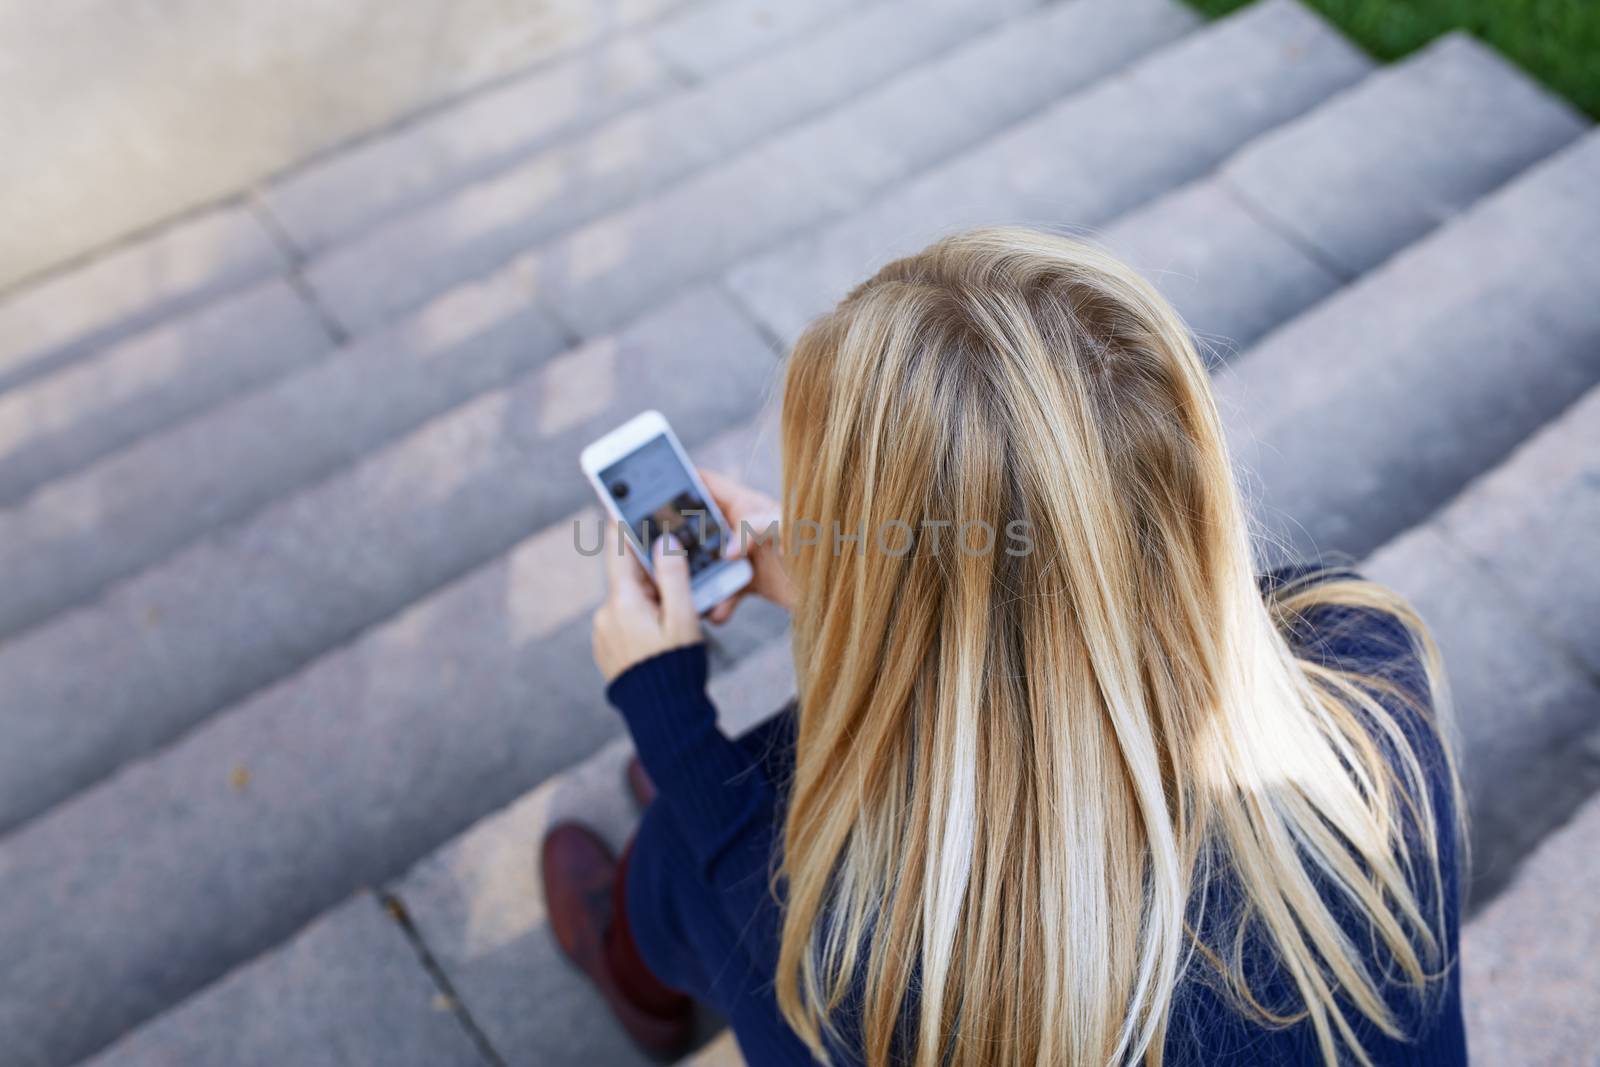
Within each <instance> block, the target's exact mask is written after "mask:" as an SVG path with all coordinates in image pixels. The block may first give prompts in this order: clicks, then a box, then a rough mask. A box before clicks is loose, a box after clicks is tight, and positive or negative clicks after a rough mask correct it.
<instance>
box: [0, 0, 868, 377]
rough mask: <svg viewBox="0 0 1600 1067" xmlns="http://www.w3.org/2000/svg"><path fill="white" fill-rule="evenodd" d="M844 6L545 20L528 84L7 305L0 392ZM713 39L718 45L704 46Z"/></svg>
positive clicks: (22, 291)
mask: <svg viewBox="0 0 1600 1067" xmlns="http://www.w3.org/2000/svg"><path fill="white" fill-rule="evenodd" d="M841 3H842V0H806V2H803V3H777V2H776V0H714V2H710V3H704V2H702V3H695V4H687V3H682V2H680V0H671V2H664V3H653V2H652V3H631V4H628V5H625V6H624V7H622V8H617V9H615V10H610V11H608V12H606V13H604V14H603V15H599V16H598V17H597V16H596V15H595V14H593V13H590V12H586V11H584V10H583V9H582V8H581V6H578V5H573V4H565V5H558V6H564V7H565V8H571V9H572V10H560V11H556V10H553V11H552V12H551V14H552V17H553V22H552V24H551V26H550V30H551V31H552V32H551V33H550V47H549V48H548V49H547V50H546V53H547V54H546V55H545V56H544V57H543V58H544V60H545V62H542V63H540V64H539V65H538V66H537V67H536V68H535V69H534V70H532V71H530V72H529V73H527V74H524V75H521V76H518V77H515V78H512V79H510V80H509V81H507V82H505V83H503V84H501V85H499V86H495V87H492V88H489V89H486V90H484V91H482V92H479V93H476V94H469V95H468V96H467V97H466V98H464V99H462V100H458V101H453V102H449V103H447V104H446V105H444V106H442V107H438V108H434V109H432V110H429V111H427V112H425V113H424V114H421V115H418V116H414V117H413V118H412V119H410V120H408V121H404V122H402V123H401V124H400V125H399V126H398V127H397V128H396V129H393V130H389V131H384V132H382V133H379V134H377V135H376V136H374V137H372V138H369V139H367V140H365V141H362V142H360V143H358V144H355V145H345V146H341V147H340V148H339V149H337V150H336V151H334V152H332V153H330V154H328V155H326V156H324V157H322V158H321V159H318V160H316V161H314V162H313V163H311V164H310V165H308V166H306V167H303V168H300V169H299V170H297V171H295V172H293V173H291V174H289V175H285V176H284V177H282V178H281V179H278V180H277V181H274V182H269V183H268V185H267V186H266V187H264V188H263V189H262V190H261V191H260V197H261V199H255V198H254V194H251V195H247V196H246V197H244V198H241V199H240V200H237V201H230V202H227V203H223V204H220V205H217V206H216V207H212V208H207V209H204V210H201V211H198V212H196V213H194V214H192V215H189V216H187V217H183V218H179V219H176V220H174V221H172V222H170V223H168V224H165V225H162V226H160V227H158V228H156V229H155V230H153V231H151V232H148V233H142V234H137V235H134V236H133V237H132V238H130V239H129V240H128V241H126V242H124V243H122V244H120V245H117V246H114V247H112V248H110V249H109V250H107V251H105V252H104V253H101V254H98V255H96V256H94V257H92V258H90V259H88V260H87V261H85V262H83V263H75V264H67V265H64V266H63V268H62V269H60V270H58V271H56V272H54V273H52V274H50V275H47V276H45V277H43V278H40V279H38V280H37V281H33V282H27V283H24V284H22V285H21V286H19V287H16V288H14V289H11V290H9V291H7V292H5V293H4V294H0V389H4V388H7V387H10V386H12V385H15V384H18V383H20V382H23V381H27V380H29V379H31V378H33V377H37V376H38V375H40V374H44V373H48V372H50V371H52V370H54V369H56V368H57V367H60V366H63V365H65V364H66V363H69V362H71V361H72V360H74V359H77V358H80V357H81V356H83V355H86V354H90V353H93V352H94V351H96V350H97V349H99V348H100V347H103V346H104V345H107V344H111V343H113V342H115V341H118V340H121V339H123V338H125V337H128V336H130V335H132V334H134V333H137V332H140V331H142V330H145V329H147V328H149V327H150V326H152V325H153V324H156V323H158V322H161V321H163V320H165V319H168V318H170V317H172V316H175V315H183V314H186V313H187V312H189V311H191V310H193V309H194V308H196V307H198V306H202V305H203V304H205V303H207V302H209V301H210V300H212V299H214V298H216V297H217V296H219V295H222V294H224V293H226V292H228V291H230V290H232V289H235V288H239V287H241V286H243V285H246V284H249V283H251V282H256V281H260V280H262V279H265V278H267V277H270V276H273V275H279V274H283V273H285V272H289V271H293V269H294V267H295V262H294V261H295V259H296V258H297V257H298V255H299V254H300V253H301V252H302V251H304V250H305V249H307V248H313V247H322V245H323V243H324V242H325V240H326V239H327V238H328V237H329V236H330V235H332V234H333V233H336V232H348V231H352V230H354V229H358V228H359V227H360V225H361V224H362V221H361V220H364V219H370V218H371V217H372V215H373V214H374V213H377V214H382V213H383V212H385V211H391V210H399V209H400V208H401V207H403V206H410V205H414V204H415V203H416V202H418V200H421V199H426V198H427V196H428V195H429V194H430V193H432V194H437V193H438V192H440V191H442V189H441V187H442V188H449V187H451V186H452V184H459V182H460V181H462V180H464V179H465V177H466V176H467V175H468V174H470V173H473V172H475V168H479V167H485V166H487V167H491V168H492V166H493V165H494V163H495V160H497V159H499V158H500V157H501V156H503V154H504V153H506V152H508V151H515V150H516V149H517V146H518V145H521V146H523V149H524V150H531V149H533V148H536V147H537V146H538V145H539V144H541V143H549V142H550V141H551V140H553V139H557V138H559V137H562V136H571V135H573V134H575V133H577V132H579V131H581V130H582V129H584V128H586V127H589V126H593V125H594V124H595V123H596V122H597V121H600V120H603V119H604V118H606V117H608V116H609V115H612V114H614V113H615V112H616V111H617V110H618V109H619V108H623V107H627V106H630V105H632V104H636V103H640V102H643V101H644V100H645V99H646V98H647V97H648V96H649V95H650V93H651V92H660V91H663V90H665V89H666V88H668V87H669V86H670V85H673V84H678V83H681V82H682V81H683V80H685V79H690V78H694V77H704V76H709V75H711V74H714V73H716V72H717V71H719V70H721V69H723V68H725V67H729V66H733V65H735V64H737V63H739V62H740V61H742V60H745V59H748V58H752V57H754V56H756V55H759V53H760V52H761V51H762V50H764V49H766V48H769V47H771V46H773V45H774V44H776V43H778V42H781V41H784V40H787V39H789V38H790V37H792V36H794V35H795V34H797V33H800V32H804V31H805V30H807V29H808V28H810V27H811V26H813V25H815V24H816V23H817V22H819V21H821V20H823V19H826V18H828V17H830V16H831V15H832V14H834V13H835V12H836V11H837V10H838V8H839V7H840V6H841ZM677 8H682V9H684V10H683V12H682V14H681V15H677V14H675V11H674V9H677ZM662 16H666V17H665V18H663V17H662ZM707 32H710V33H714V34H716V35H717V36H718V43H716V44H713V45H707V44H705V43H698V44H697V43H696V41H695V37H696V35H697V34H702V33H707ZM569 53H573V54H571V55H570V56H569V55H568V54H569ZM669 66H670V67H673V68H675V69H676V71H677V73H676V75H673V74H671V73H670V72H669V71H668V70H666V69H665V68H666V67H669ZM541 139H542V140H541ZM352 216H355V217H354V218H352ZM302 242H303V243H302ZM291 246H292V247H291Z"/></svg>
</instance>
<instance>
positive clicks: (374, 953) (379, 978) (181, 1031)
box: [13, 892, 495, 1067]
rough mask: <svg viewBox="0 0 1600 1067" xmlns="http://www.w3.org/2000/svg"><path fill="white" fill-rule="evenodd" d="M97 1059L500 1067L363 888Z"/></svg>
mask: <svg viewBox="0 0 1600 1067" xmlns="http://www.w3.org/2000/svg"><path fill="white" fill-rule="evenodd" d="M13 1051H17V1050H16V1049H15V1048H14V1047H13ZM24 1051H25V1052H26V1051H27V1050H24ZM24 1062H26V1060H25V1061H24ZM88 1062H89V1063H92V1064H96V1065H100V1067H112V1065H115V1067H136V1065H148V1067H158V1065H159V1067H169V1065H171V1064H179V1063H192V1064H201V1063H227V1064H232V1065H234V1067H282V1065H283V1064H290V1063H294V1064H314V1063H330V1064H331V1063H351V1064H354V1063H383V1064H390V1065H393V1067H495V1065H494V1063H493V1061H491V1060H489V1059H488V1058H487V1057H486V1056H485V1055H484V1054H483V1052H482V1050H481V1049H480V1047H479V1046H478V1045H477V1044H476V1043H475V1042H474V1040H473V1038H472V1036H471V1034H470V1033H469V1032H468V1030H467V1029H465V1028H464V1027H463V1026H462V1024H461V1021H460V1019H459V1017H458V1015H457V1013H456V1010H455V1008H454V1005H452V1004H451V1002H450V1000H449V997H448V996H447V995H446V994H444V993H443V992H442V991H441V990H440V989H439V988H438V987H437V986H436V985H435V984H434V982H433V980H432V978H431V977H430V976H429V974H428V973H427V971H425V970H424V969H423V967H422V966H421V964H420V962H419V960H418V957H417V954H416V951H415V949H414V947H413V946H412V944H411V943H410V941H409V939H408V937H407V935H406V933H405V931H404V930H403V929H402V927H401V925H400V924H399V923H398V922H397V921H396V920H395V919H394V918H393V917H392V916H391V915H389V914H388V913H387V912H386V910H385V907H384V904H383V903H382V902H381V901H379V900H378V899H377V898H376V897H374V896H373V895H372V894H371V893H366V892H363V893H358V894H357V895H356V896H354V897H352V898H351V899H350V900H349V901H348V902H347V903H345V904H343V905H341V906H340V907H338V908H335V909H334V910H332V911H330V912H329V913H328V914H327V915H324V916H322V917H321V918H319V919H318V920H317V921H316V922H314V923H312V924H311V925H310V926H308V927H307V928H306V929H305V930H303V931H302V932H300V933H299V934H298V935H296V936H295V938H294V939H293V940H291V941H289V942H288V943H287V944H285V945H283V946H281V947H279V948H277V949H275V950H274V951H272V952H270V953H267V954H266V955H264V956H262V957H260V958H259V959H256V960H253V961H251V962H250V963H249V964H247V965H245V966H243V967H241V968H239V969H238V970H237V971H235V972H233V973H232V974H230V975H228V976H227V977H226V978H224V979H222V980H221V981H219V982H218V983H217V984H216V985H214V986H212V987H211V988H209V989H207V990H206V991H205V993H204V994H203V995H201V996H198V997H196V998H194V999H193V1000H191V1001H189V1002H187V1003H185V1004H182V1005H179V1006H178V1007H176V1008H174V1009H173V1010H172V1011H171V1012H169V1013H167V1014H166V1015H163V1016H162V1017H160V1018H159V1019H157V1020H156V1021H155V1022H154V1023H152V1024H151V1025H150V1026H148V1027H145V1028H144V1029H141V1030H139V1031H136V1032H135V1033H132V1034H130V1035H128V1037H127V1038H126V1039H124V1040H122V1041H119V1042H117V1043H116V1044H115V1045H113V1046H111V1047H110V1048H108V1049H106V1050H105V1051H104V1052H103V1053H102V1054H100V1055H98V1056H95V1057H94V1058H93V1059H92V1060H90V1061H88Z"/></svg>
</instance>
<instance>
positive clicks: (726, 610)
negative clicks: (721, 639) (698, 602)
mask: <svg viewBox="0 0 1600 1067" xmlns="http://www.w3.org/2000/svg"><path fill="white" fill-rule="evenodd" d="M743 599H744V593H743V592H738V593H735V594H733V595H732V596H731V597H729V598H728V599H727V600H724V601H723V602H722V603H720V604H718V605H717V606H716V607H714V608H712V609H711V610H710V611H708V612H706V621H707V622H713V623H716V624H717V625H718V626H721V625H722V624H723V623H725V622H727V621H728V620H729V619H731V618H733V612H734V609H735V608H737V607H738V606H739V601H741V600H743Z"/></svg>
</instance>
